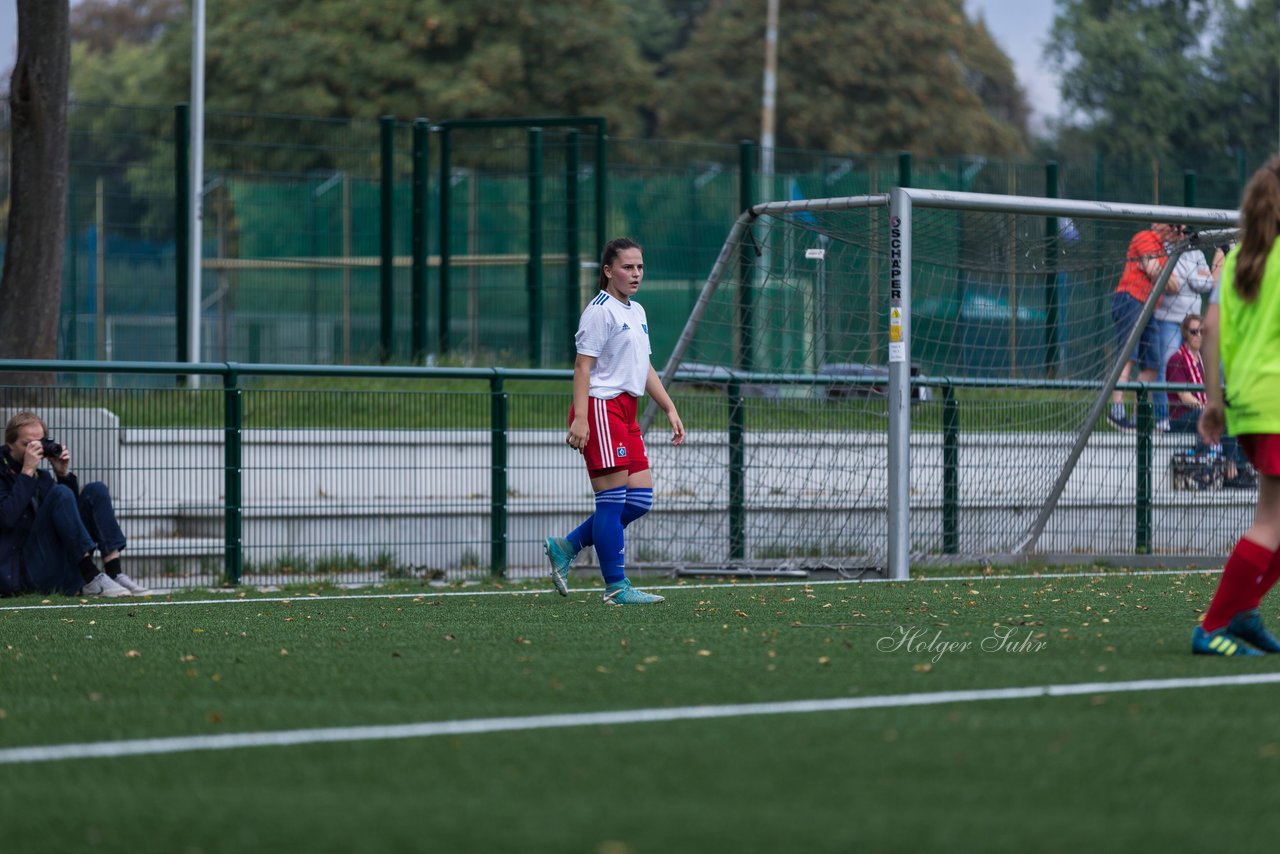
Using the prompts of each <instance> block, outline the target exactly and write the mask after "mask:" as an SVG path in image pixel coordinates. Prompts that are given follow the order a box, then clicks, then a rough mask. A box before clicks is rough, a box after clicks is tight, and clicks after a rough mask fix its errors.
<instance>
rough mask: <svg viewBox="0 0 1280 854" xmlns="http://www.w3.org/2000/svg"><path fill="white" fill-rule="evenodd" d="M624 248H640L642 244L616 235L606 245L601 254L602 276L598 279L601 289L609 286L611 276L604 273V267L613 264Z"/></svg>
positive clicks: (597, 282)
mask: <svg viewBox="0 0 1280 854" xmlns="http://www.w3.org/2000/svg"><path fill="white" fill-rule="evenodd" d="M624 249H640V244H639V243H636V242H635V241H634V240H632V239H631V238H629V237H615V238H614V239H613V240H610V241H609V242H608V243H606V244H605V245H604V252H602V253H601V255H600V278H599V279H598V280H597V281H596V284H597V285H598V286H599V288H600V290H604V289H605V288H607V287H609V277H608V276H606V275H605V274H604V268H605V267H608V266H609V265H610V264H612V263H613V261H614V259H615V258H617V257H618V253H619V252H621V251H622V250H624ZM641 251H643V250H641Z"/></svg>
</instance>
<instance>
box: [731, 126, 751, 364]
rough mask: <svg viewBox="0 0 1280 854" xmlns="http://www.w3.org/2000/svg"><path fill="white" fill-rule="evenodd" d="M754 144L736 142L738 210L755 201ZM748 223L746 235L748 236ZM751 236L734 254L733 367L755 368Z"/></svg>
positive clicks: (743, 209) (746, 140)
mask: <svg viewBox="0 0 1280 854" xmlns="http://www.w3.org/2000/svg"><path fill="white" fill-rule="evenodd" d="M755 159H756V146H755V143H754V142H752V141H751V140H749V139H744V140H742V141H741V142H739V143H738V211H739V212H741V211H745V210H746V209H747V208H749V207H751V206H752V205H754V204H755V203H756V189H755V174H754V172H753V169H754V168H755ZM750 234H751V232H750V226H748V231H747V235H748V236H750ZM748 244H750V245H751V246H754V245H755V242H754V240H747V241H746V243H744V244H743V246H742V248H741V250H740V253H739V256H738V271H739V273H738V328H739V332H740V334H739V336H738V358H737V364H736V365H735V367H737V368H738V369H739V370H741V371H752V370H755V356H754V350H755V332H754V325H755V318H754V314H755V285H754V284H753V283H752V282H751V275H752V274H751V270H752V267H753V266H754V264H753V261H754V259H753V258H752V257H751V248H750V247H749V246H748Z"/></svg>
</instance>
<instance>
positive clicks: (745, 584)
mask: <svg viewBox="0 0 1280 854" xmlns="http://www.w3.org/2000/svg"><path fill="white" fill-rule="evenodd" d="M1221 571H1222V570H1221V569H1220V568H1218V569H1142V570H1131V571H1126V572H1119V571H1116V570H1089V571H1087V572H1052V573H1050V572H1039V573H1024V574H1021V575H942V576H928V577H924V578H909V579H907V580H905V581H899V580H898V579H894V578H834V579H830V580H819V581H753V580H750V579H746V580H734V581H716V582H709V583H704V584H642V585H641V586H642V587H643V588H644V589H645V590H670V591H680V590H733V589H742V590H749V589H754V588H756V587H828V586H832V585H841V584H937V583H941V582H949V581H962V582H964V583H966V584H979V583H981V582H984V581H986V582H990V581H1025V580H1037V581H1053V580H1054V579H1058V578H1147V577H1154V576H1160V575H1208V574H1210V573H1216V572H1221ZM552 592H554V591H553V590H552V589H551V588H550V587H545V588H529V589H521V590H442V591H439V592H431V591H423V592H421V593H338V594H334V595H321V596H312V595H310V594H303V595H300V596H254V597H247V596H246V597H244V598H241V597H239V596H237V595H235V594H232V593H229V594H227V595H226V596H224V597H222V598H218V599H182V600H177V601H170V600H164V599H153V598H150V597H148V598H145V599H140V600H139V599H130V600H129V601H127V602H102V601H98V600H82V601H79V602H69V603H66V604H62V603H52V602H51V603H48V604H44V603H41V604H38V605H0V612H4V611H36V610H42V609H43V610H50V609H55V608H139V607H148V606H151V607H155V606H159V605H170V606H176V605H214V604H217V605H228V604H237V603H247V604H252V603H254V602H328V601H343V600H354V599H441V598H445V597H451V596H540V595H543V594H549V593H552ZM601 592H602V588H592V587H584V588H580V589H577V590H574V589H571V590H570V591H569V594H570V596H572V595H573V594H575V593H590V594H599V593H601Z"/></svg>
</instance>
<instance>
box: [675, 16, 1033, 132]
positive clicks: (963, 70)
mask: <svg viewBox="0 0 1280 854" xmlns="http://www.w3.org/2000/svg"><path fill="white" fill-rule="evenodd" d="M778 42H779V44H778V95H777V99H778V103H777V137H778V144H779V145H780V146H782V147H791V148H809V149H820V150H827V151H892V150H894V149H896V148H909V149H910V150H911V151H913V152H915V153H917V154H922V155H935V154H962V153H974V152H984V153H987V154H992V155H1010V154H1021V153H1023V152H1024V151H1025V143H1024V136H1023V134H1024V128H1023V127H1022V125H1021V122H1022V121H1023V120H1024V119H1025V116H1026V107H1025V99H1024V97H1023V95H1022V93H1021V92H1020V90H1018V88H1017V84H1016V82H1015V81H1014V79H1013V74H1012V70H1011V68H1010V65H1009V60H1008V58H1007V57H1005V56H1003V55H1002V54H1001V53H1000V52H999V50H998V49H997V48H996V46H995V44H994V43H993V42H992V40H991V37H990V34H989V33H988V32H987V31H986V28H985V26H977V25H974V24H973V23H972V22H970V21H969V20H968V19H967V18H966V17H965V16H964V13H963V10H962V8H961V4H959V3H957V2H952V0H930V1H929V2H919V3H912V4H894V3H878V2H847V0H805V2H795V3H793V2H788V3H784V4H783V5H782V9H781V15H780V20H779V32H778ZM763 43H764V19H763V15H762V14H761V13H760V10H759V9H758V8H756V7H755V6H753V5H746V4H739V3H728V2H718V3H713V4H712V6H711V8H710V9H709V10H708V12H707V13H706V15H704V16H703V17H702V18H701V19H700V20H699V22H698V26H697V28H696V29H695V31H694V32H693V34H692V35H691V37H690V40H689V43H688V45H687V46H686V47H685V48H684V49H683V50H681V51H680V52H679V53H678V54H676V55H675V56H674V57H673V59H672V66H673V70H672V73H671V74H670V75H669V76H668V77H667V78H665V79H664V80H663V81H662V84H661V85H662V99H661V106H660V108H659V132H660V133H661V134H662V135H665V136H669V137H674V138H696V139H708V138H710V139H719V140H723V141H729V140H731V139H736V138H755V137H756V136H758V134H759V128H760V90H761V83H760V81H761V77H762V73H763V65H764V51H763Z"/></svg>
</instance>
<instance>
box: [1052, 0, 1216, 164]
mask: <svg viewBox="0 0 1280 854" xmlns="http://www.w3.org/2000/svg"><path fill="white" fill-rule="evenodd" d="M1230 5H1231V3H1230V2H1227V3H1223V2H1222V0H1058V11H1057V14H1056V15H1055V17H1054V22H1053V30H1052V34H1051V39H1050V46H1049V49H1048V50H1047V51H1046V55H1047V57H1048V58H1049V60H1050V61H1051V62H1052V63H1053V64H1054V65H1055V66H1056V67H1057V68H1058V69H1059V70H1060V71H1061V72H1062V95H1063V104H1064V105H1065V106H1066V107H1067V108H1068V109H1069V110H1070V111H1073V112H1074V113H1076V114H1077V115H1079V116H1080V117H1081V118H1082V119H1083V123H1084V127H1085V129H1086V130H1087V131H1088V136H1089V139H1090V141H1091V142H1092V143H1093V146H1094V147H1095V150H1097V151H1100V152H1102V153H1104V154H1108V155H1113V156H1119V157H1130V158H1142V159H1149V158H1169V159H1174V160H1181V161H1183V162H1186V163H1188V164H1190V163H1194V162H1196V161H1197V160H1198V159H1199V158H1201V157H1204V156H1207V155H1209V154H1212V153H1215V152H1216V153H1220V152H1221V147H1220V145H1219V141H1218V138H1217V137H1216V136H1215V131H1214V124H1215V123H1214V122H1213V121H1211V120H1210V119H1209V117H1208V116H1207V115H1206V114H1205V113H1204V109H1205V106H1206V102H1207V101H1208V100H1209V97H1208V93H1209V92H1210V91H1211V90H1212V80H1211V78H1210V76H1209V62H1208V56H1207V50H1206V47H1205V38H1204V36H1205V35H1206V33H1209V32H1212V31H1211V30H1209V29H1207V27H1208V26H1209V24H1210V23H1211V22H1216V21H1221V20H1223V16H1224V15H1225V14H1226V11H1227V10H1226V7H1227V6H1230Z"/></svg>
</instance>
